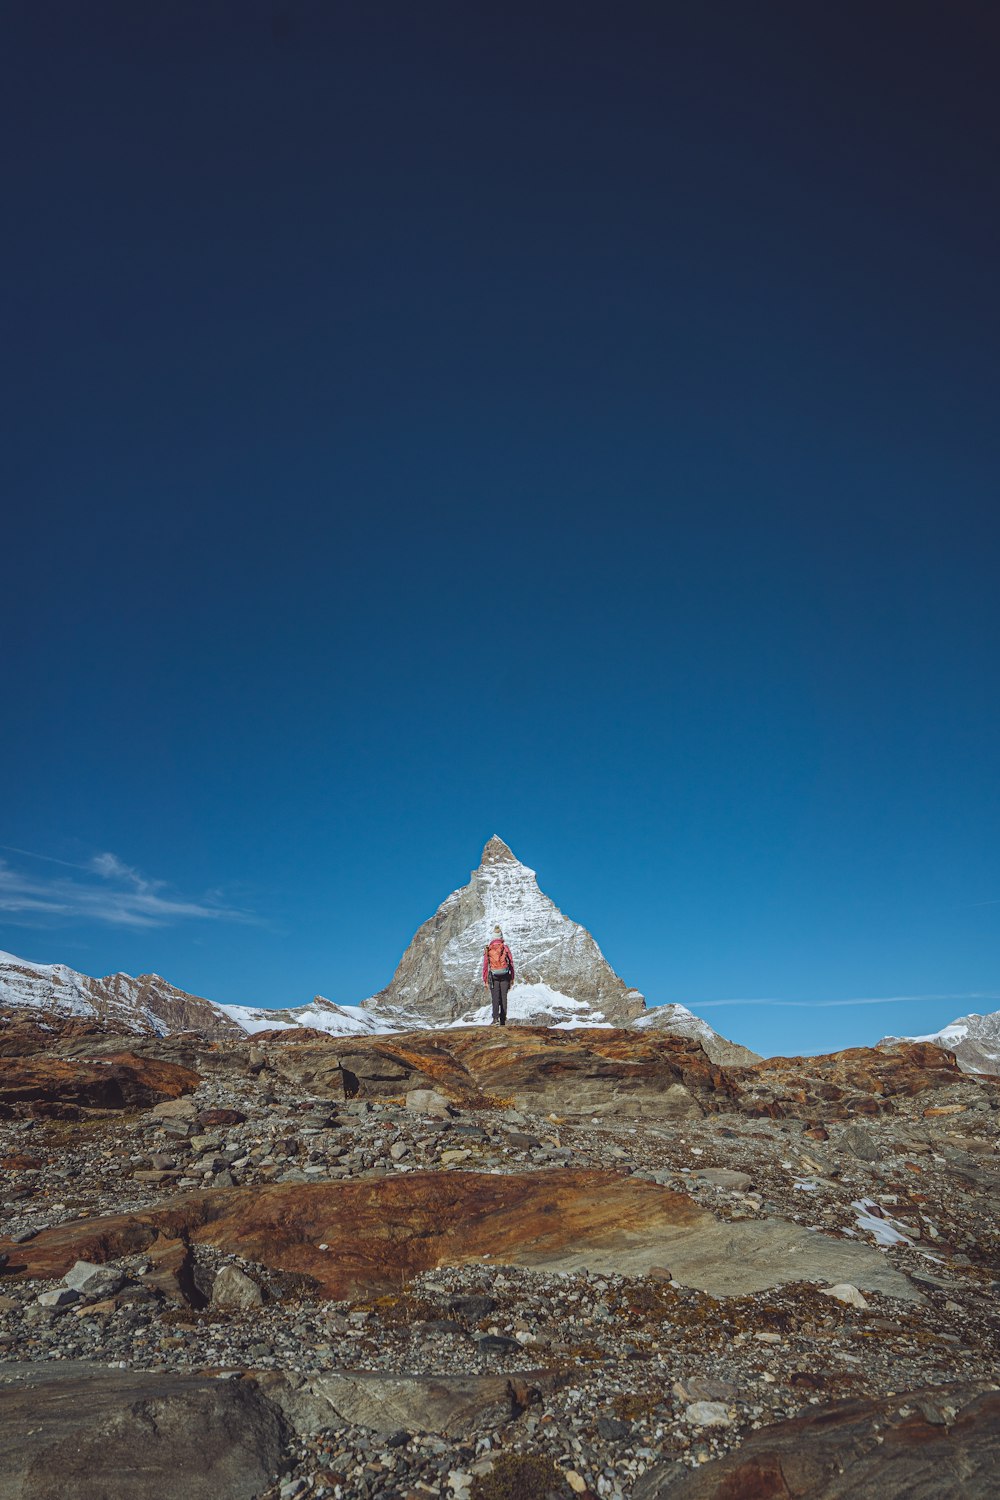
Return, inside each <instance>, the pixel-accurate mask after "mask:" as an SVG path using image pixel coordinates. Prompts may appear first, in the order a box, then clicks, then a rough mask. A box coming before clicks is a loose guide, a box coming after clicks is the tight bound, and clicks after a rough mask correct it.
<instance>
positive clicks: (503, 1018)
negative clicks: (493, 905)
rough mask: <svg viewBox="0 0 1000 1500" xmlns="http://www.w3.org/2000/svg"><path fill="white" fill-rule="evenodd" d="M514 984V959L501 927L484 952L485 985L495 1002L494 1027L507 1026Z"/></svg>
mask: <svg viewBox="0 0 1000 1500" xmlns="http://www.w3.org/2000/svg"><path fill="white" fill-rule="evenodd" d="M513 983H514V958H513V955H512V954H511V951H510V949H509V948H508V947H507V944H506V943H505V942H504V940H503V933H502V932H501V931H500V928H499V927H494V929H493V936H492V937H491V938H490V940H489V942H488V943H487V944H486V947H485V949H484V950H483V984H485V986H486V988H487V989H488V990H489V992H490V999H491V1000H492V1001H493V1025H494V1026H506V1024H507V991H508V990H509V989H510V987H511V985H512V984H513Z"/></svg>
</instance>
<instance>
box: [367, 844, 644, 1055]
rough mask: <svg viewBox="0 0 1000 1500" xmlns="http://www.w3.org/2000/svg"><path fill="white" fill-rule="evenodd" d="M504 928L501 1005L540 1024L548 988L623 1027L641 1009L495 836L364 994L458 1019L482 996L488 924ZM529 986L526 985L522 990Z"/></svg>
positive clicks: (399, 1012)
mask: <svg viewBox="0 0 1000 1500" xmlns="http://www.w3.org/2000/svg"><path fill="white" fill-rule="evenodd" d="M494 925H497V926H499V927H501V928H502V929H503V934H504V937H505V938H506V939H507V942H508V944H509V945H510V949H511V952H512V953H513V955H514V967H515V972H516V976H517V984H516V985H515V986H514V988H513V989H512V990H511V995H510V1004H509V1014H510V1015H511V1016H513V1015H514V1014H515V1013H520V1014H522V1015H523V1017H524V1019H527V1018H528V1017H529V1016H531V1015H535V1014H538V1016H539V1022H538V1024H540V1025H544V1024H545V1022H544V1020H542V1019H541V1017H542V1015H543V1013H545V1012H546V1010H547V1008H550V1007H551V1003H552V1000H551V997H552V996H553V995H558V996H559V997H560V1000H559V1002H558V1007H559V1008H564V1006H565V1004H566V1003H567V1002H568V1003H569V1004H570V1006H571V1007H575V1008H576V1009H577V1011H579V1010H580V1009H581V1007H582V1008H585V1009H586V1010H587V1011H588V1012H589V1017H588V1018H589V1020H590V1021H591V1023H593V1024H598V1025H601V1024H603V1025H608V1026H622V1025H627V1024H628V1023H629V1022H630V1021H632V1020H634V1019H635V1017H636V1016H639V1015H641V1014H642V1013H643V1010H644V1009H645V1001H644V1000H643V997H642V996H641V995H640V994H639V992H638V990H633V989H629V987H628V986H627V985H626V984H625V983H624V982H623V981H622V980H621V979H619V977H618V975H617V974H616V973H615V972H614V970H613V969H612V968H611V966H610V964H609V963H608V962H607V960H606V958H605V957H604V954H603V953H602V952H601V950H600V948H599V947H598V946H597V944H596V943H595V941H594V939H593V938H592V937H591V935H590V933H589V932H588V931H587V929H586V928H585V927H581V926H580V924H579V923H578V922H574V921H572V920H571V919H570V918H569V917H566V916H564V915H563V913H562V912H561V911H560V910H559V908H558V906H556V904H555V902H554V901H550V900H549V898H548V896H545V895H543V894H542V892H541V891H540V890H539V889H538V881H537V880H536V878H535V872H534V870H529V869H528V867H527V866H526V865H522V864H521V862H520V860H518V859H516V858H515V857H514V855H513V854H512V852H511V850H510V849H509V848H508V846H507V845H506V844H505V843H504V841H503V839H501V838H497V837H496V836H495V835H494V837H493V838H491V839H490V841H489V843H488V844H487V845H486V847H485V849H484V850H483V857H482V859H481V861H480V863H479V868H478V869H476V870H473V872H472V875H471V878H470V880H469V884H468V885H465V886H462V888H461V890H457V891H453V892H452V893H451V895H450V896H449V897H448V898H447V899H446V900H445V901H443V902H442V903H441V905H440V906H439V907H438V909H437V911H436V912H435V913H434V915H433V916H432V917H430V918H429V919H428V921H426V922H424V924H423V926H421V927H420V928H418V929H417V932H416V933H415V934H414V936H413V939H412V940H411V942H410V945H409V947H408V948H407V949H406V952H405V953H404V954H403V956H402V958H401V959H400V961H399V965H398V967H397V969H396V972H395V974H394V975H393V977H392V980H391V982H390V983H389V985H387V987H386V988H385V989H384V990H382V991H380V993H379V994H377V995H374V996H373V997H372V998H371V999H370V1000H366V1001H365V1002H364V1006H365V1009H368V1010H372V1011H375V1012H377V1013H378V1014H380V1015H385V1016H389V1017H399V1016H407V1017H413V1018H416V1017H419V1018H420V1020H421V1021H422V1022H423V1024H425V1025H426V1024H427V1023H428V1022H431V1023H432V1024H434V1023H438V1024H440V1023H444V1024H448V1023H450V1022H455V1021H459V1020H460V1019H461V1018H463V1017H466V1016H472V1015H473V1014H474V1013H475V1012H477V1011H479V1010H481V1009H482V1007H483V1005H484V1003H485V1001H486V1000H487V999H488V996H487V995H486V992H485V990H484V988H483V983H482V977H481V968H482V961H483V949H484V947H485V945H486V943H487V942H488V940H489V938H490V937H491V936H492V934H493V927H494ZM525 992H531V993H525Z"/></svg>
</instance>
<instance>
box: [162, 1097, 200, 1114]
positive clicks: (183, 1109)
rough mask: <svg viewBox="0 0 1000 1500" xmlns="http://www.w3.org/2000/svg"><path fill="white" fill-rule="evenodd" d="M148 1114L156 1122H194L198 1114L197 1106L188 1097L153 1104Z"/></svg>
mask: <svg viewBox="0 0 1000 1500" xmlns="http://www.w3.org/2000/svg"><path fill="white" fill-rule="evenodd" d="M150 1114H151V1115H152V1116H153V1118H154V1119H157V1120H194V1119H195V1118H196V1116H197V1114H198V1105H197V1103H196V1102H195V1100H194V1099H192V1098H191V1097H190V1096H185V1097H183V1098H180V1099H164V1100H163V1101H162V1102H161V1103H160V1104H154V1105H153V1108H152V1109H151V1110H150Z"/></svg>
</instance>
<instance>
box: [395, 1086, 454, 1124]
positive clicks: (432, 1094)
mask: <svg viewBox="0 0 1000 1500" xmlns="http://www.w3.org/2000/svg"><path fill="white" fill-rule="evenodd" d="M406 1107H407V1109H413V1110H416V1111H417V1112H418V1113H419V1114H422V1115H429V1116H430V1117H431V1119H437V1120H446V1119H448V1117H449V1115H450V1112H451V1105H450V1101H449V1100H448V1099H447V1098H446V1097H445V1095H444V1094H439V1093H438V1091H437V1089H411V1090H410V1092H409V1093H408V1094H407V1096H406Z"/></svg>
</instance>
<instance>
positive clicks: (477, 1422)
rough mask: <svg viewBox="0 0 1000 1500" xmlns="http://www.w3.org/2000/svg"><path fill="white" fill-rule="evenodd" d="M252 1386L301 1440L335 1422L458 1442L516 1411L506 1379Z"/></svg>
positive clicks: (392, 1377)
mask: <svg viewBox="0 0 1000 1500" xmlns="http://www.w3.org/2000/svg"><path fill="white" fill-rule="evenodd" d="M514 1347H515V1349H516V1348H517V1347H518V1346H517V1345H516V1344H515V1346H514ZM538 1379H542V1380H543V1384H544V1377H541V1376H539V1375H538V1373H537V1372H532V1373H531V1375H530V1376H527V1377H522V1380H524V1381H525V1383H526V1384H527V1385H529V1386H533V1385H534V1384H535V1382H536V1380H538ZM258 1381H259V1383H260V1386H261V1389H262V1390H263V1391H264V1392H265V1393H266V1394H267V1395H268V1397H269V1399H270V1400H272V1401H274V1402H275V1403H276V1404H278V1405H280V1406H281V1409H282V1410H283V1411H284V1412H285V1413H286V1414H287V1416H288V1419H289V1420H290V1421H291V1422H292V1423H293V1425H294V1426H295V1429H296V1431H298V1432H299V1433H303V1434H308V1433H311V1432H321V1431H323V1430H324V1429H325V1428H327V1427H330V1426H332V1425H335V1424H336V1423H338V1422H339V1423H353V1424H356V1425H357V1426H359V1427H366V1428H369V1429H371V1430H373V1431H375V1432H379V1433H382V1434H384V1435H385V1436H391V1435H393V1434H395V1433H397V1432H399V1431H400V1430H403V1431H405V1432H419V1431H423V1432H435V1433H443V1434H449V1435H452V1436H458V1437H462V1436H465V1435H466V1434H468V1433H469V1432H470V1431H472V1429H473V1428H474V1427H480V1426H482V1425H484V1424H485V1425H486V1426H502V1425H505V1424H506V1423H508V1422H509V1421H510V1420H511V1417H512V1416H514V1415H516V1412H517V1410H518V1409H519V1408H518V1406H517V1403H516V1402H515V1400H514V1397H513V1393H512V1388H511V1387H512V1379H511V1377H509V1376H507V1375H396V1374H387V1373H383V1372H382V1371H370V1370H336V1371H329V1372H325V1373H323V1374H315V1375H309V1376H296V1375H291V1374H288V1373H285V1372H275V1373H274V1374H263V1375H260V1376H259V1377H258Z"/></svg>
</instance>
